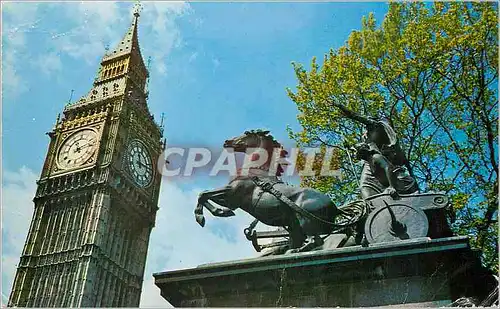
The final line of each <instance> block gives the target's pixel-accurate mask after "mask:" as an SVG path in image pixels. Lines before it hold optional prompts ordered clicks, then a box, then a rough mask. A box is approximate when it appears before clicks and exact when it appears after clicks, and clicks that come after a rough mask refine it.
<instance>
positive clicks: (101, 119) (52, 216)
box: [9, 11, 165, 307]
mask: <svg viewBox="0 0 500 309" xmlns="http://www.w3.org/2000/svg"><path fill="white" fill-rule="evenodd" d="M138 19H139V12H138V11H136V12H135V13H134V19H133V22H132V25H131V26H130V28H129V30H128V31H127V33H126V34H125V36H124V37H123V39H122V40H121V42H120V43H119V44H118V46H116V48H115V49H113V50H110V51H107V53H106V54H105V55H104V57H103V58H102V61H101V63H100V68H99V72H98V74H97V77H96V78H95V81H94V84H93V87H92V89H91V90H90V92H89V93H88V94H87V95H85V96H83V97H82V98H81V99H79V100H78V101H76V102H74V103H72V104H69V105H67V106H66V107H65V108H64V111H63V117H61V118H60V117H59V116H58V118H57V121H56V123H55V126H54V128H53V130H52V131H51V132H49V133H47V134H48V135H49V137H50V142H49V146H48V152H47V157H46V159H45V164H44V166H43V169H42V174H41V177H40V180H38V182H37V184H38V187H37V191H36V195H35V198H34V200H33V201H34V213H33V219H32V222H31V226H30V229H29V232H28V236H27V238H26V243H25V245H24V249H23V252H22V255H21V259H20V262H19V265H18V269H17V273H16V277H15V280H14V284H13V288H12V292H11V295H10V298H9V306H18V307H21V306H23V307H25V306H26V307H137V306H138V305H139V300H140V294H141V288H142V281H143V276H144V266H145V263H146V253H147V250H148V243H149V237H150V233H151V229H152V228H153V226H154V224H155V218H156V211H157V210H158V207H157V203H158V195H159V190H160V182H161V175H160V174H159V172H158V170H157V168H156V166H157V161H158V159H159V157H160V153H161V152H162V150H163V148H164V146H165V142H164V141H163V142H162V138H163V136H162V135H163V134H162V128H160V126H158V125H157V124H156V123H155V121H154V119H153V116H152V115H151V113H150V112H149V109H148V106H147V98H148V92H147V91H146V84H147V80H148V75H149V73H148V70H147V68H146V66H145V64H144V60H143V58H142V56H141V52H140V49H139V41H138V37H137V26H138Z"/></svg>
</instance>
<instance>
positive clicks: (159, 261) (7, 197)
mask: <svg viewBox="0 0 500 309" xmlns="http://www.w3.org/2000/svg"><path fill="white" fill-rule="evenodd" d="M3 176H4V178H3V184H2V191H3V192H2V212H3V213H2V238H3V246H2V248H3V251H2V268H3V269H2V294H3V295H4V296H5V297H8V295H9V294H10V289H11V287H12V282H13V279H14V275H15V270H16V266H17V263H18V261H19V257H20V254H21V251H22V249H23V245H24V242H25V239H26V235H27V232H28V229H29V225H30V222H31V217H32V214H33V202H32V198H33V196H34V194H35V190H36V179H37V178H38V175H37V174H36V173H34V172H33V171H31V170H29V169H27V168H25V167H23V168H21V169H20V170H18V171H16V172H9V171H4V174H3ZM204 189H209V188H203V190H204ZM200 191H202V189H193V190H189V191H183V190H181V189H180V188H179V187H178V186H177V185H176V184H175V183H173V182H169V181H163V184H162V189H161V195H160V202H159V207H160V209H159V211H158V214H157V219H156V226H155V228H154V229H153V231H152V234H151V240H150V244H149V252H148V257H147V264H146V270H145V273H144V284H143V291H142V296H141V307H165V306H169V304H168V303H167V302H166V301H165V300H164V299H163V298H162V297H161V296H160V290H159V289H158V288H157V287H156V286H155V285H154V280H153V276H152V274H153V273H155V272H162V271H168V270H176V269H180V268H189V267H196V266H198V265H199V264H203V263H210V262H218V261H224V260H232V259H241V258H245V257H252V256H255V255H256V253H255V252H254V249H253V247H252V245H251V244H250V243H249V242H248V240H246V238H245V237H244V235H243V228H245V227H247V226H248V224H249V223H250V222H251V220H252V218H251V217H250V216H249V215H247V214H245V213H243V212H242V211H237V215H236V216H235V217H231V218H213V217H211V215H210V214H209V213H208V212H207V216H206V217H207V223H206V226H205V227H204V228H202V227H200V226H199V225H198V224H197V223H196V221H195V219H194V214H193V210H194V207H195V205H196V199H197V195H198V193H199V192H200ZM4 296H3V297H2V298H5V297H4Z"/></svg>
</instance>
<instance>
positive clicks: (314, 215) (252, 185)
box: [194, 130, 342, 251]
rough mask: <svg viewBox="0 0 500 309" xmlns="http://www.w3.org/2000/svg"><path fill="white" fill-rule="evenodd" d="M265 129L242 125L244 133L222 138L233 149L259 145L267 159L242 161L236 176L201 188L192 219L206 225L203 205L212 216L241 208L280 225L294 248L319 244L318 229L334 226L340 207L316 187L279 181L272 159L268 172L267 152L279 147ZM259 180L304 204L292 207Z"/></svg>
mask: <svg viewBox="0 0 500 309" xmlns="http://www.w3.org/2000/svg"><path fill="white" fill-rule="evenodd" d="M268 133H269V131H261V130H252V131H245V133H244V134H243V135H241V136H238V137H234V138H232V139H230V140H226V141H225V143H224V147H225V148H232V149H233V150H234V151H235V152H246V151H247V150H248V149H250V148H254V149H255V148H257V149H264V150H265V151H266V152H267V153H268V154H269V155H268V160H267V161H266V162H265V163H263V164H262V165H261V166H259V167H250V168H246V169H245V168H244V167H243V169H240V170H239V171H238V175H237V176H235V177H233V178H232V179H231V180H230V181H229V183H228V184H227V185H226V186H224V187H222V188H220V189H215V190H210V191H204V192H202V193H201V194H200V195H199V198H198V205H197V206H196V209H195V211H194V213H195V217H196V221H197V222H198V223H199V224H200V225H201V226H204V225H205V218H204V216H203V207H205V208H207V209H208V210H209V211H210V212H211V213H212V214H213V215H214V216H217V217H229V216H234V212H233V210H235V209H237V208H240V209H242V210H244V211H245V212H247V213H249V214H250V215H252V216H253V217H255V218H256V219H258V220H259V221H261V222H262V223H264V224H267V225H271V226H279V227H284V228H285V229H286V230H287V231H288V232H289V234H290V248H291V249H294V251H306V250H309V249H311V248H312V247H314V246H317V245H321V244H322V239H321V237H320V235H324V234H329V233H331V232H332V231H333V230H334V229H335V228H336V227H338V226H336V225H335V224H333V223H332V222H334V219H335V217H336V216H337V215H338V214H339V213H342V211H339V209H337V207H336V206H335V205H334V203H333V202H332V201H331V199H330V198H329V197H328V196H327V195H325V194H323V193H321V192H319V191H317V190H314V189H310V188H300V187H296V186H291V185H288V184H285V183H283V182H282V181H281V180H280V178H279V176H280V175H281V172H282V171H283V169H282V168H281V164H279V163H277V169H276V172H275V173H270V172H269V171H270V168H271V167H272V165H273V163H274V164H276V162H275V161H273V159H274V158H273V156H272V155H271V154H272V153H273V152H272V150H273V149H275V148H278V149H282V146H281V144H280V143H278V142H277V141H276V140H274V138H273V137H272V136H271V135H268ZM285 155H286V151H284V150H282V152H281V155H280V157H283V156H285ZM271 170H272V169H271ZM263 182H265V183H267V185H268V187H271V188H272V189H274V190H276V191H278V192H279V193H280V194H282V195H283V196H285V199H287V200H288V201H289V202H293V203H294V204H295V205H296V206H298V207H300V208H301V209H303V210H302V211H297V209H293V207H290V205H288V204H287V203H285V202H283V200H282V199H280V198H278V197H277V196H276V195H275V194H272V193H270V192H269V188H267V189H266V188H263V186H262V185H261V184H262V183H263ZM276 191H275V192H276ZM278 195H279V194H278ZM216 205H217V206H216ZM295 205H294V206H295ZM220 206H222V207H220ZM299 210H300V209H299Z"/></svg>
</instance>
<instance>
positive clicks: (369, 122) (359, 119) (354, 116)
mask: <svg viewBox="0 0 500 309" xmlns="http://www.w3.org/2000/svg"><path fill="white" fill-rule="evenodd" d="M332 105H333V106H335V107H337V108H338V109H340V110H341V111H342V113H343V114H344V115H345V116H346V117H347V118H349V119H352V120H354V121H357V122H361V123H362V124H364V125H366V126H373V125H375V124H376V122H375V121H373V120H371V119H370V118H368V117H364V116H361V115H360V114H358V113H355V112H353V111H351V110H350V109H347V108H346V107H345V106H343V105H341V104H338V103H337V102H333V101H332Z"/></svg>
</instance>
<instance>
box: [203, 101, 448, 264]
mask: <svg viewBox="0 0 500 309" xmlns="http://www.w3.org/2000/svg"><path fill="white" fill-rule="evenodd" d="M338 108H339V109H340V110H341V111H342V112H343V113H344V115H345V116H346V117H347V118H350V119H352V120H355V121H359V122H361V123H363V124H365V125H366V129H367V134H366V140H365V141H363V142H362V143H360V144H358V145H357V146H356V150H357V158H359V159H362V160H364V161H365V164H364V167H363V172H362V175H361V181H360V190H361V197H362V199H361V200H357V201H353V202H347V203H345V201H335V202H334V201H332V200H331V199H330V198H329V197H328V196H327V195H325V194H323V193H321V192H319V191H317V190H314V189H311V188H301V187H297V186H292V185H289V184H286V183H284V182H283V181H282V180H281V179H280V176H281V172H282V171H283V168H282V166H281V164H282V163H279V162H283V161H282V160H281V161H280V160H279V159H281V158H283V157H286V155H287V152H286V151H284V150H282V151H281V153H280V156H279V157H278V158H276V156H275V155H274V152H273V150H274V149H276V148H281V149H282V146H281V144H280V143H279V142H277V141H276V140H275V139H274V138H273V136H272V135H270V134H269V131H262V130H251V131H245V132H244V133H243V134H242V135H241V136H237V137H234V138H232V139H229V140H226V141H225V143H224V147H225V148H232V149H233V150H234V151H235V152H244V153H245V152H247V150H248V149H263V150H264V151H265V152H266V153H267V154H268V156H267V157H268V160H267V162H265V163H264V164H262V165H260V166H259V167H249V168H247V169H246V170H245V171H242V170H240V171H239V172H240V173H238V175H237V176H235V177H233V178H232V179H230V181H229V183H228V184H227V185H226V186H224V187H222V188H219V189H215V190H210V191H204V192H202V193H201V194H200V195H199V198H198V204H197V206H196V208H195V211H194V212H195V217H196V221H197V222H198V223H199V224H200V225H201V226H204V224H205V218H204V216H203V208H207V209H208V210H209V211H210V212H211V213H212V214H213V215H214V216H217V217H229V216H233V215H234V212H233V210H235V209H237V208H240V209H242V210H243V211H245V212H247V213H249V214H250V215H252V216H253V217H254V218H255V221H254V222H252V223H251V224H250V226H249V227H248V228H247V229H245V231H244V232H245V235H246V237H247V238H248V239H249V240H250V241H252V244H253V245H254V247H255V249H256V250H257V251H261V249H263V248H266V247H273V246H275V248H273V250H272V251H270V253H269V251H268V253H266V255H267V254H282V253H285V252H286V253H295V252H303V251H309V250H320V249H332V247H331V246H330V245H328V246H326V243H325V240H326V239H327V238H328V237H330V236H331V235H332V234H339V233H342V234H345V235H346V236H347V238H348V239H349V238H350V237H351V236H353V237H352V238H353V239H354V241H351V242H350V244H351V245H352V244H357V245H359V244H361V245H363V246H368V245H369V244H370V243H377V242H388V241H396V240H405V239H410V238H418V237H426V236H428V237H432V238H439V237H447V236H451V235H452V232H451V229H450V228H449V225H448V215H449V214H451V205H450V204H449V203H448V198H447V197H446V196H445V195H444V194H440V193H419V192H418V187H417V184H416V181H415V179H414V178H413V177H411V176H410V175H407V174H406V171H405V168H407V167H409V164H408V161H407V159H406V157H405V155H404V153H403V151H402V150H401V147H400V145H399V143H398V139H397V137H396V134H395V132H394V130H393V129H392V128H391V127H390V126H389V125H388V124H387V123H386V122H384V121H380V120H377V119H374V118H369V117H363V116H361V115H358V114H356V113H354V112H352V111H350V110H348V109H346V108H345V107H343V106H340V105H338ZM277 162H278V163H277ZM273 170H275V171H276V172H274V173H272V172H271V173H270V171H273ZM342 204H343V205H342ZM337 205H342V206H339V207H337ZM259 221H260V222H262V223H264V224H267V225H270V226H277V227H281V228H283V229H284V231H282V232H276V234H275V236H277V237H278V236H279V237H285V238H288V241H287V242H286V244H284V243H283V242H275V243H271V244H267V245H262V246H261V245H259V243H258V240H259V238H264V237H267V238H269V237H270V236H273V235H270V233H269V232H257V231H255V230H254V229H255V226H256V225H257V223H258V222H259ZM264 234H265V235H264ZM271 234H272V232H271ZM327 243H328V244H331V243H332V242H330V241H328V242H327ZM346 245H349V241H341V242H338V243H336V246H337V247H339V246H346Z"/></svg>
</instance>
